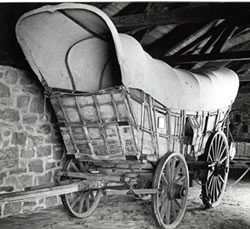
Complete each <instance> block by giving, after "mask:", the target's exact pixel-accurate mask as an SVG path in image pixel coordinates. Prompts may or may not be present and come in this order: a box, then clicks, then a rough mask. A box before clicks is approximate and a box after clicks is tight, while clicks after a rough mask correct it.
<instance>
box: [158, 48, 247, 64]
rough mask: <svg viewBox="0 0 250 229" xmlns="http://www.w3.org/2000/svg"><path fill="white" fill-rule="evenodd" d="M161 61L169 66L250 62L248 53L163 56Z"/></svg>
mask: <svg viewBox="0 0 250 229" xmlns="http://www.w3.org/2000/svg"><path fill="white" fill-rule="evenodd" d="M161 60H162V61H164V62H166V63H169V64H186V63H197V62H208V61H211V62H223V61H244V60H250V51H235V52H225V53H211V54H194V55H178V56H177V55H174V56H164V57H162V58H161Z"/></svg>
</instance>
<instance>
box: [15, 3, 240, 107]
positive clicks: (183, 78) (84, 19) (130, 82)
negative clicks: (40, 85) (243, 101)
mask: <svg viewBox="0 0 250 229" xmlns="http://www.w3.org/2000/svg"><path fill="white" fill-rule="evenodd" d="M16 34H17V39H18V41H19V43H20V45H21V47H22V49H23V52H24V54H25V56H26V58H27V60H28V62H29V64H30V65H31V67H32V69H33V71H34V72H35V73H36V74H37V76H38V78H39V79H40V80H41V81H42V80H43V79H44V80H45V81H46V83H47V84H48V85H49V86H50V87H55V88H63V89H70V90H71V89H73V90H79V91H84V92H97V91H98V90H100V89H104V88H108V87H112V86H114V85H119V83H120V84H121V83H122V84H123V85H125V86H126V87H131V88H138V89H141V90H143V91H144V92H146V93H148V94H150V95H151V96H152V97H153V98H155V99H156V100H158V101H159V102H161V103H162V104H164V105H165V106H166V107H168V108H172V109H184V110H189V111H209V110H214V109H218V108H222V107H226V106H228V105H230V104H231V103H232V102H233V101H234V99H235V97H236V94H237V91H238V87H239V80H238V77H237V75H236V73H234V72H233V71H231V70H229V69H226V68H222V69H218V70H216V71H211V72H204V73H202V74H197V73H192V72H189V71H186V70H181V69H175V68H172V67H170V66H169V65H168V64H166V63H164V62H162V61H160V60H156V59H153V58H152V57H151V56H150V55H148V54H147V53H146V52H145V51H144V50H143V49H142V47H141V45H140V44H139V43H138V42H137V41H136V40H135V39H134V38H132V37H131V36H128V35H126V34H119V33H118V32H117V30H116V28H115V26H114V24H113V23H112V21H111V20H110V18H109V17H108V16H107V15H106V14H105V13H104V12H102V11H101V10H99V9H98V8H96V7H94V6H90V5H85V4H74V3H65V4H60V5H53V6H45V7H42V8H40V9H37V10H33V11H31V12H28V13H26V14H24V15H23V16H22V17H21V18H20V19H19V21H18V23H17V25H16Z"/></svg>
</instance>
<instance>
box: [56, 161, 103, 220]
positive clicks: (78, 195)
mask: <svg viewBox="0 0 250 229" xmlns="http://www.w3.org/2000/svg"><path fill="white" fill-rule="evenodd" d="M63 170H64V171H66V172H78V173H80V172H82V173H84V172H86V171H85V170H86V169H85V166H84V162H80V161H76V160H72V159H71V160H69V161H67V163H66V164H65V165H64V168H63ZM101 197H102V191H101V189H95V190H94V189H89V190H84V191H78V192H73V193H69V194H64V195H61V199H62V203H63V205H64V207H65V208H66V209H67V210H68V211H69V213H70V214H71V215H72V216H74V217H77V218H86V217H88V216H90V215H91V214H92V213H93V212H94V210H95V209H96V208H97V206H98V204H99V202H100V199H101Z"/></svg>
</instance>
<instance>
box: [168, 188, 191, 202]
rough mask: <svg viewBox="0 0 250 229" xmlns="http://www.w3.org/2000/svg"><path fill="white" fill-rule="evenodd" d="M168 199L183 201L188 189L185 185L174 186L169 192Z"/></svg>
mask: <svg viewBox="0 0 250 229" xmlns="http://www.w3.org/2000/svg"><path fill="white" fill-rule="evenodd" d="M167 194H168V198H169V199H170V200H173V199H182V198H183V197H184V196H185V195H186V188H185V187H184V186H183V185H179V184H174V185H172V186H171V187H170V188H168V190H167Z"/></svg>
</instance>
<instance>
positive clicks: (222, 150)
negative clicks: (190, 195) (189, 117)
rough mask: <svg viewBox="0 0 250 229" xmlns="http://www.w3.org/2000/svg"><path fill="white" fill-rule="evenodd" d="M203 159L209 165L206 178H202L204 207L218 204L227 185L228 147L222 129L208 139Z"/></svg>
mask: <svg viewBox="0 0 250 229" xmlns="http://www.w3.org/2000/svg"><path fill="white" fill-rule="evenodd" d="M205 157H206V158H205V159H206V160H207V161H208V162H209V164H210V166H209V168H208V171H207V173H206V174H207V175H206V179H203V180H202V195H201V197H202V201H203V204H204V206H205V208H210V207H216V206H218V205H219V204H220V202H221V199H222V197H223V193H224V192H225V188H226V185H227V178H228V173H229V149H228V141H227V138H226V135H225V134H224V132H222V131H218V132H215V133H214V134H212V135H211V136H210V138H209V140H208V143H207V147H206V149H205Z"/></svg>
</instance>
